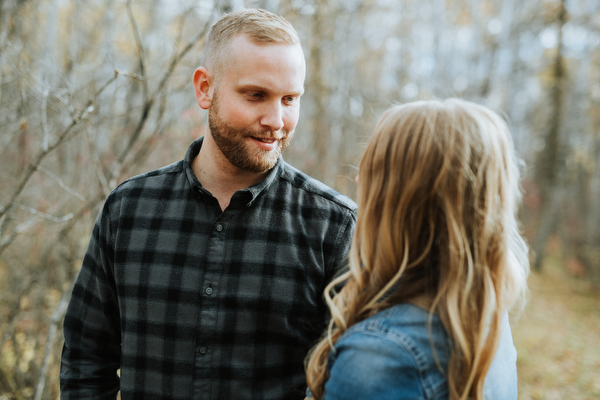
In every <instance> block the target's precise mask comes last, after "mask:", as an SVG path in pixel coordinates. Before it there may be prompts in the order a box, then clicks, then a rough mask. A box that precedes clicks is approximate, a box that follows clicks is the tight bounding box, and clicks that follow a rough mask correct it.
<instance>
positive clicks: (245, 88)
mask: <svg viewBox="0 0 600 400" xmlns="http://www.w3.org/2000/svg"><path fill="white" fill-rule="evenodd" d="M237 90H238V91H240V92H245V91H254V92H266V93H268V92H272V90H271V89H269V88H268V87H265V86H261V85H257V84H254V83H247V84H242V85H240V86H238V89H237ZM290 94H291V95H295V96H302V95H303V94H304V87H302V88H300V89H299V90H290V91H289V92H287V93H286V95H290Z"/></svg>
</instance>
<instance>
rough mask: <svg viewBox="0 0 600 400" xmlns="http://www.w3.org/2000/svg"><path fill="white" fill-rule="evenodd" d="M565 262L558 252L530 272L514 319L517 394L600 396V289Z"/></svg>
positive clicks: (546, 399)
mask: <svg viewBox="0 0 600 400" xmlns="http://www.w3.org/2000/svg"><path fill="white" fill-rule="evenodd" d="M563 265H564V261H563V260H562V258H561V257H560V255H559V254H558V255H557V254H555V255H553V256H551V257H548V258H547V260H546V262H545V263H544V266H543V270H542V272H532V273H531V275H530V277H529V289H530V293H529V297H528V300H527V304H526V307H525V309H524V310H523V311H522V312H521V314H520V315H519V316H514V317H513V319H512V328H513V337H514V341H515V346H516V347H517V351H518V361H517V366H518V371H519V400H530V399H531V400H559V399H560V400H563V399H569V400H592V399H593V400H598V399H600V290H599V289H598V285H596V286H593V285H592V284H591V283H590V282H589V280H588V279H586V278H585V277H574V276H573V275H572V274H571V273H569V272H568V271H567V269H566V268H564V267H563Z"/></svg>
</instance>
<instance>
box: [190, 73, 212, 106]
mask: <svg viewBox="0 0 600 400" xmlns="http://www.w3.org/2000/svg"><path fill="white" fill-rule="evenodd" d="M193 80H194V89H195V90H196V100H197V101H198V105H199V106H200V107H201V108H202V109H204V110H208V109H209V108H210V99H211V97H212V96H211V95H212V91H213V81H214V79H213V76H212V74H211V73H210V71H209V70H207V69H206V68H204V67H199V68H198V69H196V71H194V78H193Z"/></svg>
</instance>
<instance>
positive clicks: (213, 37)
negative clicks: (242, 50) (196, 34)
mask: <svg viewBox="0 0 600 400" xmlns="http://www.w3.org/2000/svg"><path fill="white" fill-rule="evenodd" d="M239 35H246V36H247V37H248V39H250V41H252V42H254V43H284V44H285V43H287V44H300V37H299V36H298V32H296V30H295V29H294V27H293V26H292V24H290V23H289V22H288V21H287V20H286V19H285V18H283V17H282V16H280V15H276V14H273V13H271V12H269V11H265V10H261V9H248V8H245V9H242V10H239V11H235V12H232V13H230V14H227V15H225V16H224V17H223V18H221V19H220V20H219V21H217V22H216V23H215V24H214V25H213V26H212V27H211V28H210V31H209V33H208V38H207V39H206V45H205V47H204V53H203V54H202V60H201V63H202V66H204V67H205V68H207V69H208V70H209V71H211V72H212V73H213V74H216V75H218V74H219V73H220V72H221V71H222V69H223V67H224V65H225V64H226V59H227V56H228V55H229V53H230V48H229V45H230V44H231V42H232V41H233V39H234V38H235V37H237V36H239Z"/></svg>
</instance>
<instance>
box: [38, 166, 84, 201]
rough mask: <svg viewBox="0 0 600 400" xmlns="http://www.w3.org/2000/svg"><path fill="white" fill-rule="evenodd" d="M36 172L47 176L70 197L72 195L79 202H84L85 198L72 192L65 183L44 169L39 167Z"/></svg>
mask: <svg viewBox="0 0 600 400" xmlns="http://www.w3.org/2000/svg"><path fill="white" fill-rule="evenodd" d="M37 170H38V171H40V172H43V173H44V174H46V175H47V176H49V177H50V178H52V180H54V181H55V182H56V183H58V186H60V188H61V189H62V190H64V191H65V192H67V193H69V194H70V195H72V196H74V197H77V198H78V199H79V200H81V201H85V197H84V196H83V195H81V194H79V193H77V192H76V191H74V190H73V189H71V188H70V187H68V186H67V185H66V184H65V182H64V181H63V180H62V179H60V177H59V176H56V175H54V174H53V173H52V172H50V171H49V170H47V169H46V168H44V167H42V166H40V165H38V166H37Z"/></svg>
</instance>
